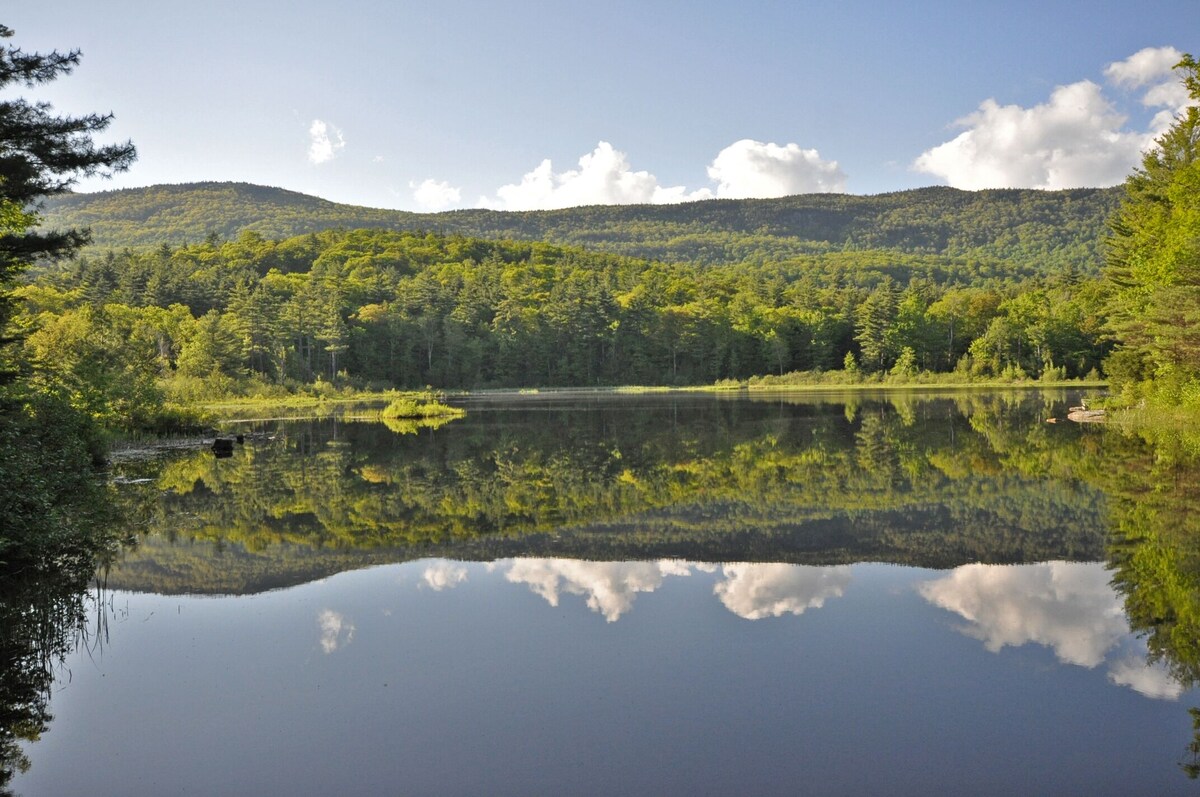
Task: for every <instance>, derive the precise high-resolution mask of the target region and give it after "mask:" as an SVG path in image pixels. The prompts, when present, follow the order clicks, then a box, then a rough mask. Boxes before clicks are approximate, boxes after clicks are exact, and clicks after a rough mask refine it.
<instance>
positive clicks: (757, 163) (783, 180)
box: [708, 138, 846, 199]
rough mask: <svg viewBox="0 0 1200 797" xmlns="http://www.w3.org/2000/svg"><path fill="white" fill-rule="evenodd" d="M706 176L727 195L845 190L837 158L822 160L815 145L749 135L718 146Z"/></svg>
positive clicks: (769, 195) (834, 191)
mask: <svg viewBox="0 0 1200 797" xmlns="http://www.w3.org/2000/svg"><path fill="white" fill-rule="evenodd" d="M708 176H709V177H710V178H711V179H712V180H713V181H714V182H716V183H717V196H719V197H728V198H730V199H744V198H747V197H780V196H789V195H791V194H807V193H842V192H844V191H845V190H846V175H845V173H843V172H842V170H841V168H840V167H839V166H838V164H837V161H826V160H822V159H821V156H820V154H819V153H818V152H817V151H816V150H815V149H801V148H800V146H799V145H798V144H787V145H785V146H782V147H781V146H779V145H778V144H764V143H763V142H761V141H753V140H751V139H748V138H744V139H742V140H741V141H735V142H734V143H732V144H730V145H729V146H728V147H726V148H725V149H723V150H721V151H720V152H719V153H718V154H717V157H716V159H714V160H713V162H712V165H710V166H709V167H708Z"/></svg>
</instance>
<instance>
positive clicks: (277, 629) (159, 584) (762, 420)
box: [12, 393, 1200, 795]
mask: <svg viewBox="0 0 1200 797" xmlns="http://www.w3.org/2000/svg"><path fill="white" fill-rule="evenodd" d="M1076 399H1077V396H1074V395H1067V394H1063V393H1021V394H1007V395H995V394H990V395H980V394H975V395H968V396H958V397H913V396H904V397H896V396H893V397H890V398H888V397H880V396H869V395H859V396H852V397H845V396H842V397H837V396H830V397H805V398H788V399H781V398H778V397H775V398H770V397H762V398H756V399H755V400H751V399H749V398H747V397H741V398H734V397H714V396H694V397H682V398H680V397H675V396H668V397H662V396H649V397H646V396H642V397H588V396H568V397H563V396H545V395H542V396H536V397H527V398H523V399H521V400H511V399H509V400H500V399H495V400H484V399H477V400H474V401H473V402H472V403H471V404H470V405H469V406H468V410H469V413H470V414H469V415H468V417H467V418H465V419H463V420H460V421H455V422H453V423H451V424H448V425H446V426H443V427H441V428H438V429H428V428H426V429H416V428H409V427H404V426H402V425H394V427H393V428H388V427H385V426H383V425H381V424H372V423H365V422H363V423H358V422H350V421H337V422H334V421H325V422H305V423H299V422H296V423H289V424H266V423H263V424H259V425H257V426H254V427H253V428H251V429H250V431H252V432H254V433H255V434H256V435H257V436H254V437H251V439H250V440H249V441H248V443H247V445H246V446H245V447H243V448H240V449H239V450H238V451H237V452H236V453H235V456H234V457H233V458H231V459H223V460H217V459H214V458H213V457H212V455H211V454H208V453H202V454H189V455H183V456H176V457H173V458H167V459H164V460H160V461H156V462H153V463H145V462H132V463H126V464H124V465H121V466H119V467H118V468H117V475H118V476H119V477H120V481H121V484H120V495H121V496H123V498H122V500H124V501H127V502H128V506H127V508H126V511H127V515H128V517H129V518H130V523H131V524H133V525H135V526H136V527H137V528H138V530H139V532H138V533H139V536H140V538H141V540H140V544H139V545H138V547H137V548H136V549H133V550H131V551H129V552H127V554H126V555H125V557H124V558H123V560H122V561H121V562H119V563H118V564H117V565H116V566H114V567H113V568H112V569H111V570H110V571H109V572H107V574H106V575H105V576H104V579H105V582H104V586H103V588H102V589H100V590H98V591H96V592H95V593H94V595H93V604H92V609H93V612H92V619H91V621H90V622H89V624H88V626H87V627H86V628H85V629H84V630H83V632H82V634H81V635H80V636H79V637H78V640H79V644H78V646H77V647H76V649H75V651H74V652H73V653H72V654H71V655H70V656H68V658H67V659H66V660H65V661H64V662H63V663H62V664H61V665H60V666H59V667H58V669H57V671H56V674H57V678H56V681H55V685H54V687H53V690H52V694H51V699H50V708H51V712H52V714H53V715H54V718H53V721H52V722H51V723H50V726H49V730H48V731H47V732H46V733H45V734H43V735H42V738H41V739H40V740H39V741H37V742H32V743H25V744H24V751H25V754H26V755H27V756H28V758H29V764H30V766H29V768H28V771H27V772H25V773H24V774H19V775H18V776H17V777H16V778H15V780H14V781H13V784H12V786H13V790H14V791H15V792H17V793H20V794H27V795H71V794H81V795H82V794H88V795H97V794H129V795H138V794H146V795H159V794H175V793H190V794H223V795H232V794H413V795H419V794H522V795H528V794H730V793H738V794H795V793H812V794H863V793H889V794H928V793H945V792H955V793H975V794H1039V793H1040V794H1064V793H1073V794H1166V793H1189V792H1192V791H1194V790H1195V787H1196V782H1195V781H1193V780H1189V779H1188V777H1187V774H1186V772H1185V767H1186V766H1187V765H1188V764H1189V763H1190V762H1193V761H1194V759H1193V757H1192V756H1191V755H1190V754H1189V753H1188V745H1189V744H1190V743H1192V741H1193V727H1192V716H1191V714H1189V708H1191V707H1193V706H1196V705H1197V704H1200V694H1197V693H1196V691H1195V690H1193V689H1192V688H1191V684H1192V683H1193V673H1194V672H1195V669H1194V652H1193V651H1192V650H1191V649H1190V648H1189V647H1188V642H1189V639H1190V637H1189V636H1188V634H1189V633H1190V632H1189V628H1190V626H1187V625H1186V621H1187V620H1188V617H1187V616H1186V612H1184V611H1183V610H1181V609H1180V608H1179V607H1180V606H1181V605H1182V606H1184V608H1185V609H1186V607H1187V606H1194V605H1195V602H1196V597H1195V596H1194V595H1193V596H1191V597H1190V598H1188V597H1187V596H1185V597H1184V598H1183V599H1182V600H1183V602H1182V604H1181V603H1180V602H1179V601H1180V599H1179V593H1178V589H1180V588H1182V587H1181V586H1180V585H1183V586H1184V587H1185V586H1187V585H1188V584H1192V583H1194V579H1193V581H1189V580H1188V579H1189V578H1193V575H1194V568H1195V562H1196V561H1198V559H1197V558H1195V557H1193V558H1189V557H1192V555H1193V554H1194V552H1195V549H1196V548H1197V544H1196V543H1195V542H1194V541H1192V540H1193V538H1191V537H1183V538H1177V537H1174V536H1171V535H1177V534H1179V533H1180V529H1181V528H1182V527H1183V526H1186V522H1183V521H1181V520H1180V519H1181V518H1184V517H1187V516H1188V513H1187V511H1186V507H1187V506H1188V495H1190V489H1191V488H1190V485H1191V484H1192V482H1191V481H1190V480H1188V479H1183V480H1181V479H1180V472H1179V470H1178V468H1181V467H1185V466H1187V461H1186V460H1185V458H1183V457H1182V455H1179V456H1176V457H1175V459H1173V460H1171V461H1170V462H1168V463H1167V464H1166V465H1164V464H1163V459H1164V457H1165V456H1167V455H1168V454H1170V453H1171V452H1170V451H1169V450H1168V449H1169V446H1167V444H1164V443H1162V442H1161V441H1157V442H1156V441H1153V440H1148V439H1143V438H1139V437H1137V436H1130V435H1122V434H1121V433H1119V432H1114V431H1113V430H1104V429H1097V428H1082V427H1079V426H1076V425H1074V424H1069V425H1068V424H1066V423H1057V424H1049V423H1047V422H1046V420H1047V419H1048V418H1051V417H1056V418H1061V417H1062V416H1063V415H1065V409H1064V408H1065V407H1066V406H1068V405H1069V404H1070V403H1072V402H1073V401H1075V400H1076ZM1185 475H1186V474H1185ZM144 480H148V481H144ZM1165 485H1166V486H1169V485H1174V487H1172V488H1170V489H1167V488H1166V487H1164V486H1165ZM1172 489H1174V490H1176V492H1177V493H1179V494H1176V493H1172V492H1171V490H1172ZM1180 491H1182V492H1181V493H1180ZM1164 493H1165V494H1166V495H1165V497H1163V496H1164ZM1148 494H1154V495H1157V496H1159V497H1158V498H1155V499H1153V500H1151V499H1148V498H1146V496H1147V495H1148ZM1164 502H1166V503H1164ZM1181 524H1182V525H1181ZM1184 530H1186V529H1184ZM1189 545H1190V546H1191V547H1188V546H1189ZM1171 546H1174V547H1171ZM1172 563H1174V564H1172ZM1181 563H1183V564H1181ZM1171 567H1175V570H1170V568H1171ZM1164 568H1166V569H1164ZM1189 568H1191V569H1189ZM1172 579H1174V580H1172ZM1164 581H1169V582H1170V585H1171V588H1170V590H1167V591H1166V592H1164V591H1163V590H1162V589H1160V587H1161V585H1162V584H1163V583H1164ZM1156 585H1157V586H1156ZM1167 593H1169V594H1167ZM1189 600H1190V601H1191V603H1190V604H1189V603H1188V601H1189ZM1171 601H1175V602H1174V603H1171ZM1167 615H1170V617H1169V618H1168V619H1169V620H1170V622H1167V621H1166V620H1164V618H1165V617H1167Z"/></svg>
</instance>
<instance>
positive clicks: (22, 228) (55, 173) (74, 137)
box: [0, 25, 136, 383]
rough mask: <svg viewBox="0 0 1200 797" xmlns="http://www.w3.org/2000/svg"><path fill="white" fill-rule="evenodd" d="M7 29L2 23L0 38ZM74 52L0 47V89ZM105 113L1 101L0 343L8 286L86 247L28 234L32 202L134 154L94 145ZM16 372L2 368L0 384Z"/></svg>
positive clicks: (74, 60) (36, 77) (43, 73)
mask: <svg viewBox="0 0 1200 797" xmlns="http://www.w3.org/2000/svg"><path fill="white" fill-rule="evenodd" d="M12 35H13V31H12V29H10V28H8V27H6V26H4V25H0V39H9V38H11V37H12ZM79 59H80V52H79V51H78V50H71V51H70V52H66V53H60V52H57V51H54V52H50V53H26V52H24V51H23V50H21V48H19V47H16V46H13V45H11V44H5V45H3V46H0V89H7V88H10V87H13V86H24V87H26V88H35V87H36V86H39V85H42V84H45V83H49V82H51V81H53V80H55V79H57V78H59V77H61V76H63V75H69V74H70V73H71V71H72V70H73V69H74V68H75V67H76V66H77V65H78V64H79ZM111 121H112V115H111V114H103V115H101V114H88V115H86V116H80V117H70V116H56V115H55V114H54V113H53V112H52V109H51V106H50V105H49V104H48V103H45V102H33V101H30V100H26V99H24V98H16V99H9V100H3V101H0V344H2V343H7V342H11V340H9V339H6V338H5V337H4V333H3V330H5V329H6V328H7V326H8V321H9V318H10V317H11V314H12V306H11V300H10V298H9V296H8V289H9V287H10V286H11V285H12V282H13V280H14V279H15V278H16V277H17V275H18V274H19V273H20V272H21V270H22V269H23V268H25V267H26V266H27V265H28V264H29V263H31V262H32V261H34V260H35V259H39V258H54V257H60V256H63V255H66V254H69V253H71V252H73V251H75V250H76V249H78V248H79V247H80V246H83V245H84V244H85V243H87V240H88V234H87V231H86V230H66V231H51V232H46V231H34V228H36V226H37V224H38V214H37V206H36V203H37V202H38V200H40V199H41V198H42V197H47V196H53V195H55V194H62V193H65V192H66V191H68V190H70V188H71V186H72V185H74V183H75V182H76V181H77V180H78V179H80V178H82V177H91V176H94V175H104V176H109V175H111V174H112V173H113V172H117V171H122V170H124V169H127V168H128V167H129V165H130V164H131V163H132V162H133V159H134V157H135V155H136V152H135V150H134V147H133V145H132V144H131V143H129V142H125V143H123V144H110V145H105V146H98V145H96V143H95V142H94V141H93V140H92V136H93V135H95V134H96V133H100V132H102V131H104V130H105V129H107V128H108V126H109V123H110V122H111ZM13 376H14V373H13V371H12V370H11V369H6V368H4V367H3V366H0V383H3V382H5V381H11V379H12V378H13Z"/></svg>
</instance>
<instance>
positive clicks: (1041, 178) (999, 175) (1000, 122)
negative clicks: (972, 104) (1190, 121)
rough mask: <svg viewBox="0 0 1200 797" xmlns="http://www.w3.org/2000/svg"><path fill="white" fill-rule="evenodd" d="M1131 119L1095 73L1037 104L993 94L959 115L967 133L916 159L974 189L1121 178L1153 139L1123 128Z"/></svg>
mask: <svg viewBox="0 0 1200 797" xmlns="http://www.w3.org/2000/svg"><path fill="white" fill-rule="evenodd" d="M1125 120H1126V117H1125V116H1124V115H1122V114H1120V113H1118V112H1117V111H1116V109H1115V108H1114V107H1113V105H1112V103H1111V102H1109V101H1108V99H1107V98H1105V96H1104V94H1103V93H1102V91H1101V89H1100V87H1099V86H1098V85H1096V84H1095V83H1092V82H1091V81H1089V80H1083V81H1080V82H1078V83H1072V84H1070V85H1068V86H1059V87H1058V88H1056V89H1055V90H1054V92H1053V93H1052V94H1051V95H1050V100H1049V101H1048V102H1046V103H1043V104H1041V105H1035V106H1034V107H1032V108H1022V107H1021V106H1019V105H1004V106H1002V105H1000V104H998V103H997V102H996V101H995V100H990V99H989V100H985V101H984V102H983V104H981V105H980V106H979V110H978V111H976V112H975V113H973V114H971V115H970V116H967V117H966V118H964V119H961V120H959V122H958V124H960V125H961V126H963V127H966V128H968V129H967V130H966V131H965V132H963V133H960V134H959V135H958V136H956V137H955V138H953V139H951V140H950V141H947V142H945V143H944V144H941V145H939V146H936V147H934V148H933V149H930V150H927V151H926V152H924V153H923V154H922V155H921V156H920V157H919V158H917V160H916V162H915V163H914V164H913V166H914V168H915V169H916V170H917V171H920V172H926V173H928V174H933V175H936V176H938V177H941V178H942V179H944V180H945V181H946V182H947V183H949V184H950V185H952V186H954V187H955V188H965V189H969V190H978V189H982V188H1045V189H1059V188H1076V187H1080V186H1105V185H1115V184H1117V183H1119V182H1121V181H1122V180H1124V179H1125V175H1126V174H1128V173H1129V171H1130V169H1131V168H1132V167H1133V165H1134V164H1135V163H1136V162H1137V161H1138V158H1139V156H1140V154H1141V152H1142V150H1143V149H1144V148H1146V147H1147V146H1149V145H1150V143H1151V142H1152V141H1153V136H1152V135H1150V134H1146V133H1134V132H1129V131H1126V130H1123V127H1124V125H1125Z"/></svg>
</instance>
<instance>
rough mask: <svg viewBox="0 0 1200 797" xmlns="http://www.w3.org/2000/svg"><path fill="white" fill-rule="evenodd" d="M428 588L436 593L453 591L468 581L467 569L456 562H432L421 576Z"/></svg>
mask: <svg viewBox="0 0 1200 797" xmlns="http://www.w3.org/2000/svg"><path fill="white" fill-rule="evenodd" d="M421 579H422V580H423V581H424V582H425V584H426V586H428V587H429V588H430V589H432V590H433V591H434V592H441V591H442V590H444V589H453V588H454V587H457V586H458V585H459V584H461V583H463V582H464V581H466V580H467V568H465V567H463V566H462V565H460V564H457V563H455V562H447V561H438V562H432V563H430V564H429V566H428V567H426V568H425V572H424V573H422V574H421Z"/></svg>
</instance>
